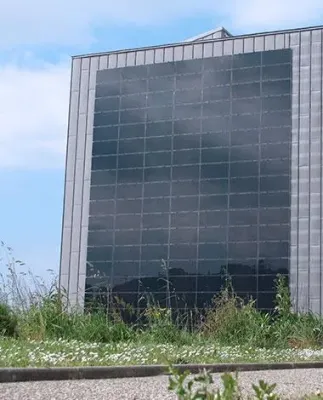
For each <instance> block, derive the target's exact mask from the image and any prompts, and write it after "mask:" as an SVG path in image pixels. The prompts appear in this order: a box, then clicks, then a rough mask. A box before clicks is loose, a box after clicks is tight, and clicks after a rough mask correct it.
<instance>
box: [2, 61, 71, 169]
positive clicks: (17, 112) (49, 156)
mask: <svg viewBox="0 0 323 400" xmlns="http://www.w3.org/2000/svg"><path fill="white" fill-rule="evenodd" d="M69 69H70V68H69V65H68V64H67V63H66V64H65V63H60V64H57V65H50V64H43V65H39V64H38V65H37V66H34V67H33V68H24V67H18V66H17V65H11V64H8V65H5V66H2V67H1V66H0V87H1V90H0V127H1V128H0V168H48V167H50V168H52V167H57V166H59V167H62V166H63V165H64V157H65V142H66V135H67V114H68V95H69V93H68V91H69V76H70V73H69Z"/></svg>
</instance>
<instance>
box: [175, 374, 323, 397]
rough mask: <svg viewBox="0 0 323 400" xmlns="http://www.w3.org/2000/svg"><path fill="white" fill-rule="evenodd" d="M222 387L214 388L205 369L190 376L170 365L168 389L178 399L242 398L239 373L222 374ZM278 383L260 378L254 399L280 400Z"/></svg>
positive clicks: (255, 387) (254, 388) (318, 394)
mask: <svg viewBox="0 0 323 400" xmlns="http://www.w3.org/2000/svg"><path fill="white" fill-rule="evenodd" d="M221 381H222V387H221V388H214V380H213V377H212V375H211V374H210V373H209V372H208V371H206V370H204V371H203V372H202V373H200V374H199V375H197V376H194V377H192V376H190V374H189V372H184V373H182V374H181V373H179V372H178V371H177V370H176V369H174V368H173V367H170V378H169V386H168V390H170V391H172V392H174V393H175V394H176V395H177V398H178V400H242V399H243V398H245V397H243V395H242V393H241V390H240V388H239V381H238V374H236V375H235V377H234V376H232V374H229V373H226V374H223V375H222V376H221ZM275 389H276V384H271V385H270V384H268V383H266V382H265V381H263V380H260V381H259V382H258V384H257V385H255V384H253V385H252V392H253V396H252V397H248V399H254V400H279V399H280V397H279V395H278V394H277V393H276V392H275ZM322 397H323V394H322V393H316V394H313V395H309V396H306V397H305V399H303V400H316V399H321V398H322Z"/></svg>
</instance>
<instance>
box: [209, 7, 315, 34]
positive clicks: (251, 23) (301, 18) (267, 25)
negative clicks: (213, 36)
mask: <svg viewBox="0 0 323 400" xmlns="http://www.w3.org/2000/svg"><path fill="white" fill-rule="evenodd" d="M225 4H226V5H224V6H223V8H222V13H223V15H225V17H226V20H227V22H228V24H229V26H228V29H229V30H230V29H244V30H246V33H251V32H252V31H265V30H267V29H286V28H287V29H288V28H294V27H302V26H310V25H311V24H317V23H320V22H318V21H320V20H321V18H320V17H321V15H322V13H323V2H322V0H307V1H299V2H295V0H283V1H282V0H258V1H257V0H229V1H227V2H226V3H225ZM215 11H216V10H215Z"/></svg>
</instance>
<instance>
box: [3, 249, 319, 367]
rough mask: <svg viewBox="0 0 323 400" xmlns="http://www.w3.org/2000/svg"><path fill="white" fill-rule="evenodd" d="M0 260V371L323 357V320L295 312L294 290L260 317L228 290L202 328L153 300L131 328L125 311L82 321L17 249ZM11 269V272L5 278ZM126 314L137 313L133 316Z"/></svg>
mask: <svg viewBox="0 0 323 400" xmlns="http://www.w3.org/2000/svg"><path fill="white" fill-rule="evenodd" d="M2 251H3V256H2V258H1V257H0V267H1V268H2V270H1V269H0V272H2V274H0V336H1V338H0V366H16V365H17V366H27V365H34V366H42V365H46V366H50V365H94V364H96V365H115V364H147V363H150V364H151V363H155V364H156V363H169V362H171V363H172V364H186V363H190V362H194V363H197V362H205V363H212V362H238V361H239V362H242V361H248V362H252V361H268V362H273V361H296V360H309V359H310V360H317V359H322V357H323V350H321V348H322V344H323V320H322V319H321V318H319V317H317V316H316V315H313V314H306V315H298V314H295V313H293V312H292V311H291V303H290V296H289V290H288V286H287V285H286V282H285V281H284V279H283V278H282V277H278V279H277V285H276V289H277V295H276V308H275V310H274V312H273V313H262V312H260V311H259V310H257V309H256V307H255V303H254V301H253V300H250V301H247V302H245V301H243V300H242V299H240V298H239V297H238V296H237V295H236V294H235V293H234V291H233V288H232V286H231V284H230V281H229V282H228V284H227V286H226V287H225V288H223V290H222V291H221V293H219V294H218V296H216V297H215V298H214V306H213V307H211V308H210V309H208V310H205V312H204V313H203V317H201V318H199V319H195V321H196V320H198V322H195V323H194V322H193V321H194V318H193V317H192V315H191V313H190V312H189V311H187V315H181V316H177V317H176V318H175V317H174V313H173V310H172V309H171V307H168V308H161V307H159V306H158V304H155V303H154V302H153V301H152V299H148V300H149V301H148V300H147V304H148V306H147V308H146V311H145V312H144V313H143V314H141V315H139V316H138V315H136V314H133V315H132V319H133V323H131V324H130V323H126V322H125V319H124V315H125V313H124V310H125V309H127V305H125V304H122V302H119V303H118V304H117V305H116V307H115V308H114V309H113V310H111V309H110V312H109V314H107V313H106V312H105V310H104V309H98V310H96V312H85V313H81V312H80V311H79V310H77V309H75V310H67V307H66V297H65V294H64V293H62V292H60V291H59V290H58V288H57V286H56V285H55V282H53V284H51V285H46V284H45V283H44V282H43V281H42V280H41V279H40V278H37V277H34V276H33V275H32V274H31V273H29V272H26V271H25V269H24V268H25V266H24V265H23V263H21V261H16V260H15V259H14V257H13V256H12V252H11V249H8V248H6V247H5V246H4V244H2ZM4 269H5V271H4ZM127 312H128V314H129V313H131V310H130V309H127Z"/></svg>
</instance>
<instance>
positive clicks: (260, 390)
mask: <svg viewBox="0 0 323 400" xmlns="http://www.w3.org/2000/svg"><path fill="white" fill-rule="evenodd" d="M276 386H277V385H276V384H275V383H274V384H272V385H269V384H268V383H266V382H264V381H263V380H260V381H259V384H258V385H252V388H253V390H254V391H255V394H256V399H258V400H279V397H278V395H277V394H275V393H274V390H275V388H276Z"/></svg>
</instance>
